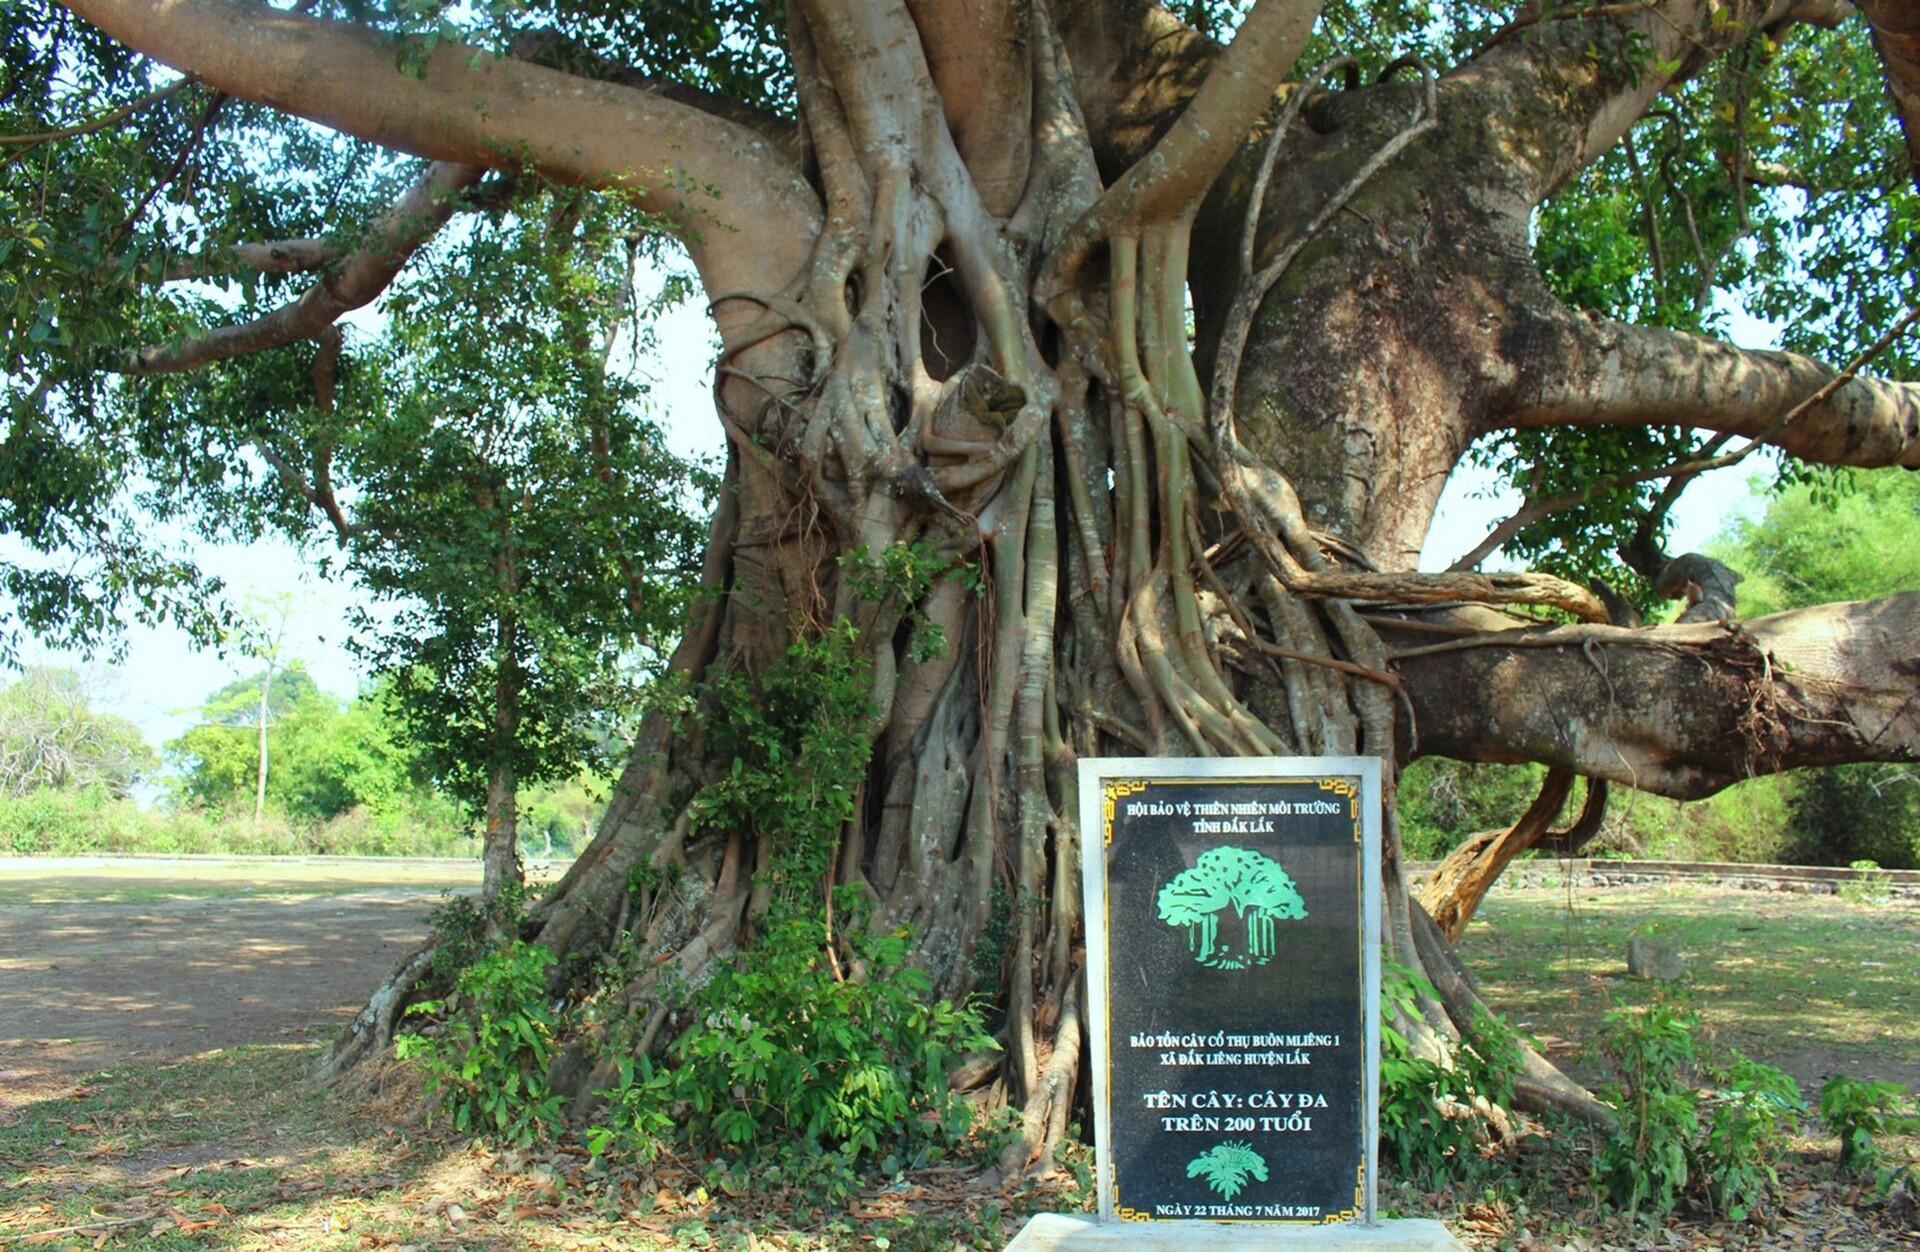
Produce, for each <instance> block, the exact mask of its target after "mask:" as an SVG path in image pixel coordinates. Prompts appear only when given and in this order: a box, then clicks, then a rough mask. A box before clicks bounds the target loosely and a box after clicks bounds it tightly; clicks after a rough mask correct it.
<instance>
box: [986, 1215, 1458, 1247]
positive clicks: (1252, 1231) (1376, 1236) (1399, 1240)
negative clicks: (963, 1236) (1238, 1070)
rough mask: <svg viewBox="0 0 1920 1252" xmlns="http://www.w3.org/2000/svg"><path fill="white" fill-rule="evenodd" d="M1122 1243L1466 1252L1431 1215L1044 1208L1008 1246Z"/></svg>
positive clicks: (1121, 1244) (1125, 1244)
mask: <svg viewBox="0 0 1920 1252" xmlns="http://www.w3.org/2000/svg"><path fill="white" fill-rule="evenodd" d="M1121 1248H1140V1249H1148V1250H1151V1249H1156V1248H1165V1249H1169V1250H1172V1249H1178V1250H1179V1252H1188V1250H1189V1249H1191V1250H1193V1252H1243V1250H1244V1252H1260V1250H1262V1249H1294V1248H1298V1249H1302V1250H1303V1252H1466V1245H1464V1244H1462V1243H1461V1242H1460V1241H1459V1240H1458V1239H1455V1238H1454V1237H1453V1236H1452V1235H1450V1234H1448V1233H1447V1228H1446V1227H1445V1226H1443V1225H1441V1224H1440V1223H1439V1222H1437V1221H1433V1220H1431V1219H1428V1218H1415V1219H1404V1220H1400V1221H1383V1222H1381V1223H1380V1224H1379V1225H1377V1226H1360V1225H1352V1224H1345V1223H1343V1224H1337V1225H1331V1226H1288V1225H1273V1224H1266V1223H1260V1222H1191V1221H1183V1222H1097V1221H1095V1220H1094V1219H1093V1218H1091V1217H1089V1216H1086V1215H1084V1214H1079V1213H1040V1214H1037V1215H1036V1216H1034V1217H1033V1219H1032V1220H1030V1221H1029V1222H1028V1223H1027V1224H1026V1227H1025V1228H1024V1229H1022V1230H1021V1232H1020V1233H1019V1234H1018V1235H1017V1236H1015V1237H1014V1240H1013V1242H1012V1243H1009V1244H1008V1245H1007V1252H1082V1249H1086V1250H1087V1252H1117V1250H1118V1249H1121Z"/></svg>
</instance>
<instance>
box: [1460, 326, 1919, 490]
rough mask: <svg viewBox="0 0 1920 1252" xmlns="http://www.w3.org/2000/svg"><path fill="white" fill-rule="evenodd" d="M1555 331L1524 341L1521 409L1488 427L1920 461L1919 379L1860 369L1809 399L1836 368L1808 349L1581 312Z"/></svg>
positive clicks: (1807, 455) (1813, 456) (1840, 458)
mask: <svg viewBox="0 0 1920 1252" xmlns="http://www.w3.org/2000/svg"><path fill="white" fill-rule="evenodd" d="M1904 326H1905V321H1903V322H1902V324H1901V327H1900V328H1904ZM1557 329H1558V331H1559V332H1560V333H1553V332H1547V333H1545V334H1542V335H1541V336H1540V339H1541V342H1539V343H1530V344H1529V345H1527V351H1526V352H1525V354H1524V360H1523V362H1522V375H1521V377H1520V379H1519V380H1518V381H1517V382H1516V385H1515V387H1514V391H1513V402H1512V403H1513V407H1512V408H1511V409H1509V410H1508V411H1506V412H1504V413H1501V414H1498V415H1497V416H1496V420H1494V421H1492V422H1490V423H1489V424H1488V426H1487V429H1488V430H1496V429H1499V428H1501V427H1514V428H1526V427H1543V426H1603V425H1634V426H1644V425H1659V426H1684V427H1691V428H1694V429H1700V430H1716V431H1722V432H1725V433H1727V434H1734V435H1745V436H1748V437H1750V438H1759V439H1761V440H1763V441H1764V442H1766V443H1768V444H1771V445H1773V446H1775V447H1778V448H1781V449H1784V450H1785V451H1787V452H1791V453H1792V454H1793V455H1795V456H1797V457H1800V458H1802V459H1803V460H1807V461H1813V462H1817V463H1819V464H1823V465H1853V466H1861V467H1871V466H1881V465H1900V466H1904V467H1906V468H1908V469H1920V386H1916V385H1914V384H1911V383H1897V382H1888V381H1885V380H1883V379H1876V378H1854V379H1851V380H1850V381H1846V382H1845V383H1844V384H1843V385H1841V386H1838V387H1835V388H1833V389H1832V390H1831V392H1830V393H1829V394H1827V395H1826V396H1825V398H1824V399H1816V400H1815V401H1814V402H1813V403H1811V404H1807V403H1806V402H1807V401H1808V400H1809V398H1812V397H1817V396H1819V395H1820V393H1821V392H1822V391H1823V389H1826V388H1827V387H1828V386H1829V385H1830V384H1831V383H1833V382H1834V381H1835V379H1836V378H1837V377H1839V376H1840V375H1839V374H1837V373H1836V371H1834V370H1832V369H1829V368H1828V367H1827V366H1825V365H1822V364H1820V363H1819V362H1818V361H1815V360H1812V359H1811V358H1809V357H1804V356H1799V355H1797V354H1795V353H1791V352H1755V351H1749V350H1747V349H1743V348H1736V347H1733V346H1732V345H1731V344H1725V343H1720V342H1718V341H1716V340H1712V339H1706V338H1703V337H1701V336H1698V335H1688V334H1683V333H1681V332H1678V331H1670V330H1663V329H1659V328H1655V327H1644V326H1630V325H1627V324H1625V323H1621V322H1614V321H1610V320H1607V319H1604V318H1595V317H1589V316H1583V315H1577V314H1575V315H1570V316H1568V317H1566V318H1562V319H1560V320H1559V324H1558V327H1557ZM1802 405H1805V407H1804V408H1802V409H1801V411H1799V412H1798V413H1795V412H1794V411H1795V409H1796V408H1799V407H1800V406H1802ZM1790 414H1791V415H1792V416H1791V420H1784V421H1783V419H1787V418H1788V417H1789V415H1790Z"/></svg>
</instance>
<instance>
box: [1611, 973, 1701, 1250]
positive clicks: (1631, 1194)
mask: <svg viewBox="0 0 1920 1252" xmlns="http://www.w3.org/2000/svg"><path fill="white" fill-rule="evenodd" d="M1696 1020H1697V1019H1695V1018H1694V1017H1692V1016H1691V1015H1690V1014H1687V1013H1686V1012H1684V1011H1682V1010H1680V1009H1678V1008H1676V1007H1675V1006H1674V1005H1672V1004H1670V1003H1667V1002H1665V1001H1657V1002H1655V1003H1653V1004H1651V1005H1649V1006H1648V1007H1647V1008H1646V1009H1645V1010H1644V1011H1638V1012H1636V1011H1633V1010H1630V1009H1626V1008H1619V1009H1616V1010H1615V1011H1614V1012H1612V1013H1609V1014H1608V1015H1607V1034H1606V1037H1605V1039H1604V1040H1603V1041H1602V1042H1601V1045H1600V1046H1601V1050H1602V1052H1603V1053H1605V1055H1606V1056H1607V1058H1608V1059H1609V1060H1610V1061H1612V1062H1613V1065H1614V1068H1615V1070H1616V1071H1617V1073H1618V1075H1619V1079H1618V1081H1617V1082H1615V1083H1613V1084H1610V1085H1609V1086H1607V1087H1605V1088H1603V1089H1602V1090H1601V1093H1600V1094H1601V1098H1602V1099H1604V1100H1606V1101H1607V1102H1608V1103H1610V1104H1612V1105H1614V1106H1615V1107H1616V1108H1618V1109H1619V1110H1620V1113H1621V1118H1620V1128H1619V1130H1618V1132H1617V1133H1615V1135H1614V1136H1613V1137H1612V1138H1611V1139H1609V1140H1608V1141H1607V1142H1606V1143H1605V1144H1604V1145H1602V1147H1601V1149H1600V1151H1599V1152H1598V1153H1597V1154H1596V1155H1595V1157H1594V1179H1595V1181H1596V1182H1597V1183H1599V1184H1600V1185H1601V1186H1603V1187H1604V1188H1605V1189H1606V1191H1607V1194H1608V1196H1609V1197H1610V1198H1611V1199H1612V1200H1613V1202H1614V1203H1615V1204H1617V1205H1620V1206H1621V1207H1622V1208H1625V1209H1628V1210H1630V1211H1633V1212H1638V1211H1639V1210H1640V1209H1642V1208H1651V1209H1652V1210H1653V1211H1654V1212H1656V1213H1668V1212H1671V1211H1672V1210H1673V1206H1674V1204H1675V1203H1676V1202H1677V1201H1678V1200H1679V1198H1680V1195H1681V1193H1682V1192H1683V1191H1685V1190H1686V1187H1687V1183H1688V1179H1689V1177H1690V1170H1691V1165H1692V1160H1691V1156H1690V1152H1689V1149H1690V1148H1691V1147H1692V1146H1693V1144H1694V1142H1695V1140H1697V1139H1698V1138H1699V1135H1700V1109H1699V1104H1700V1098H1699V1093H1698V1092H1697V1091H1695V1090H1694V1088H1693V1087H1691V1086H1690V1085H1688V1083H1687V1081H1686V1080H1687V1077H1688V1075H1689V1074H1690V1073H1691V1071H1692V1069H1693V1068H1694V1065H1695V1063H1696V1061H1697V1059H1698V1057H1697V1054H1696V1051H1695V1048H1694V1042H1693V1027H1694V1025H1695V1024H1696Z"/></svg>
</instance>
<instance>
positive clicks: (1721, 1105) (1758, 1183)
mask: <svg viewBox="0 0 1920 1252" xmlns="http://www.w3.org/2000/svg"><path fill="white" fill-rule="evenodd" d="M1732 1056H1733V1059H1732V1060H1731V1061H1730V1062H1729V1063H1728V1064H1726V1065H1724V1066H1717V1067H1715V1068H1714V1070H1713V1072H1712V1076H1713V1081H1714V1088H1715V1089H1714V1091H1713V1093H1712V1094H1711V1095H1710V1096H1709V1097H1708V1099H1707V1103H1706V1108H1707V1118H1706V1132H1707V1133H1706V1139H1705V1141H1704V1142H1703V1143H1702V1144H1701V1146H1700V1150H1699V1152H1698V1157H1699V1160H1700V1164H1701V1166H1702V1172H1703V1173H1704V1175H1705V1178H1706V1187H1707V1199H1708V1201H1709V1202H1710V1203H1711V1204H1712V1205H1713V1208H1714V1211H1715V1212H1716V1213H1718V1214H1719V1215H1720V1216H1721V1217H1723V1218H1726V1219H1727V1220H1729V1221H1736V1222H1737V1221H1742V1220H1744V1219H1745V1218H1746V1217H1747V1215H1748V1214H1749V1213H1753V1212H1757V1211H1760V1210H1762V1209H1764V1208H1765V1207H1767V1206H1768V1205H1769V1204H1771V1203H1772V1202H1773V1201H1774V1200H1776V1199H1778V1198H1779V1194H1780V1174H1779V1171H1777V1170H1776V1169H1774V1167H1773V1162H1774V1160H1775V1159H1776V1158H1777V1157H1778V1156H1779V1155H1780V1152H1781V1150H1782V1148H1783V1147H1784V1146H1785V1139H1786V1136H1787V1135H1788V1134H1790V1133H1792V1131H1793V1129H1794V1127H1795V1125H1796V1124H1797V1122H1798V1116H1799V1114H1800V1112H1801V1111H1802V1109H1803V1108H1804V1107H1805V1106H1804V1105H1803V1104H1802V1103H1801V1101H1800V1084H1799V1083H1796V1082H1795V1081H1794V1080H1793V1079H1792V1077H1791V1076H1789V1075H1787V1074H1785V1073H1782V1072H1781V1071H1780V1070H1778V1069H1775V1068H1774V1067H1773V1066H1771V1065H1766V1064H1763V1063H1761V1062H1759V1061H1755V1060H1753V1059H1751V1058H1749V1057H1747V1056H1746V1055H1744V1054H1743V1053H1741V1052H1740V1051H1739V1050H1738V1049H1734V1050H1733V1052H1732Z"/></svg>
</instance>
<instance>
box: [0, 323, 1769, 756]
mask: <svg viewBox="0 0 1920 1252" xmlns="http://www.w3.org/2000/svg"><path fill="white" fill-rule="evenodd" d="M656 331H657V333H658V336H659V350H658V352H657V353H656V354H655V355H654V356H653V358H652V359H651V360H650V361H648V362H643V364H642V372H643V373H644V374H645V375H647V376H648V377H649V378H650V379H651V380H652V383H653V397H654V401H655V405H656V413H657V415H658V416H659V418H660V420H661V422H662V424H663V425H664V426H666V427H667V430H668V437H669V443H670V445H671V446H672V447H673V450H674V451H675V452H678V453H680V454H681V455H697V454H700V453H704V452H717V451H718V450H719V444H720V441H719V430H718V424H717V422H716V421H715V420H714V417H713V409H712V395H711V391H710V386H709V379H710V374H709V366H710V364H711V362H712V359H713V354H714V347H713V343H714V341H713V337H712V332H711V330H710V323H709V322H708V320H707V318H706V315H705V312H704V310H703V309H702V307H701V304H700V302H699V301H698V300H697V299H696V300H690V301H687V302H685V303H683V304H681V305H679V306H678V307H676V308H674V309H672V310H670V311H668V312H667V313H665V314H663V315H662V316H661V317H660V318H659V319H658V321H657V322H656ZM1732 338H1734V339H1735V341H1736V342H1740V343H1744V344H1746V345H1748V346H1753V347H1767V346H1772V345H1773V343H1774V342H1776V336H1775V333H1774V331H1773V328H1771V327H1768V326H1766V325H1764V324H1762V323H1759V322H1755V321H1753V320H1752V319H1750V318H1746V317H1744V316H1740V315H1736V317H1735V319H1734V333H1733V335H1732ZM1754 472H1755V470H1754V467H1752V466H1749V465H1741V466H1737V467H1734V468H1732V469H1729V470H1723V471H1719V472H1717V473H1715V474H1709V475H1704V476H1702V477H1701V478H1700V479H1699V480H1697V481H1696V482H1695V483H1694V484H1693V485H1692V486H1691V487H1690V488H1689V489H1688V491H1687V493H1686V495H1685V496H1683V497H1682V498H1681V501H1680V503H1679V505H1678V506H1677V507H1676V508H1675V510H1674V515H1673V521H1674V528H1673V534H1672V536H1671V538H1670V541H1669V547H1670V549H1671V550H1672V551H1674V552H1687V551H1693V550H1696V549H1698V548H1701V547H1704V546H1705V545H1706V544H1707V543H1708V542H1709V541H1711V540H1712V539H1713V538H1714V536H1715V535H1716V534H1717V533H1718V532H1719V530H1720V528H1721V526H1722V525H1723V524H1724V522H1725V521H1726V519H1727V518H1728V517H1729V516H1730V515H1732V514H1733V513H1735V512H1738V511H1742V510H1748V511H1752V510H1757V509H1758V508H1759V507H1763V505H1762V503H1761V502H1759V501H1757V500H1756V499H1755V498H1754V497H1753V496H1752V495H1751V493H1750V491H1749V489H1748V479H1749V478H1750V477H1751V476H1752V474H1753V473H1754ZM1487 484H1488V480H1487V479H1486V477H1485V476H1484V475H1481V474H1478V473H1476V472H1474V471H1471V470H1468V469H1462V470H1461V471H1460V472H1458V473H1456V474H1455V475H1454V477H1453V480H1452V481H1451V482H1449V483H1448V484H1447V491H1446V495H1445V496H1444V497H1443V498H1442V500H1441V503H1440V510H1439V513H1438V515H1437V517H1436V518H1435V521H1434V525H1433V528H1432V530H1431V532H1430V533H1429V535H1428V538H1427V545H1426V550H1425V552H1424V553H1423V554H1422V560H1421V567H1422V568H1424V569H1441V568H1445V566H1446V565H1447V564H1448V563H1449V562H1451V561H1453V560H1454V559H1455V558H1456V557H1458V556H1460V555H1461V554H1462V553H1464V552H1466V551H1468V550H1470V549H1471V548H1472V547H1473V546H1474V545H1475V544H1477V543H1479V542H1480V540H1481V539H1482V538H1484V537H1485V535H1486V534H1487V532H1488V531H1490V530H1491V529H1492V528H1493V527H1494V525H1496V524H1497V523H1498V522H1499V521H1500V520H1501V519H1503V518H1505V517H1506V516H1508V515H1509V514H1510V513H1512V512H1513V510H1514V509H1515V508H1516V507H1518V503H1519V501H1518V499H1517V497H1514V496H1513V495H1512V494H1511V493H1502V494H1495V495H1493V496H1486V495H1484V494H1483V493H1484V492H1485V490H1486V487H1487ZM326 551H327V550H325V549H322V550H317V551H316V552H315V553H314V554H312V556H311V557H310V558H303V557H302V555H301V554H300V553H299V552H298V551H297V550H296V549H295V548H294V547H293V546H292V545H290V544H287V543H285V542H283V541H277V540H276V541H269V542H262V543H258V544H254V545H250V546H242V545H219V546H214V545H200V546H199V547H198V549H197V553H198V557H199V559H200V561H201V562H202V564H203V567H204V568H205V569H207V570H208V571H209V572H211V573H213V574H216V575H218V576H219V577H220V578H222V579H223V580H224V581H225V583H226V585H227V588H228V591H229V594H230V595H231V596H232V597H233V599H234V601H235V602H236V603H244V602H245V601H246V600H247V599H248V598H250V597H253V598H261V597H271V596H275V595H278V594H280V593H287V594H289V595H290V596H291V597H292V600H293V612H292V615H291V617H290V618H289V620H288V623H287V633H286V638H285V643H284V645H283V647H284V651H283V653H282V655H283V656H285V657H288V658H290V659H298V660H301V661H303V662H305V663H306V666H307V669H308V671H309V672H310V673H311V674H312V675H313V677H314V679H315V680H316V681H317V682H318V683H319V685H320V687H321V688H322V689H323V690H326V691H328V692H330V693H332V694H333V695H336V696H339V697H342V698H346V697H349V696H352V695H353V694H354V693H355V692H356V691H357V690H358V688H359V685H360V681H361V678H362V675H361V674H360V672H359V670H358V669H357V666H356V663H355V661H354V658H353V657H352V656H351V655H350V654H349V653H348V651H347V649H346V641H347V635H348V629H347V620H348V619H347V614H348V611H349V609H350V607H351V606H352V605H353V603H354V602H355V599H356V597H355V594H354V592H353V589H352V588H351V587H349V586H348V585H347V584H346V583H345V582H344V581H340V580H327V579H323V578H321V577H319V576H317V575H316V574H314V573H313V572H312V569H311V566H312V565H313V564H314V561H315V560H318V559H319V558H320V557H322V556H324V555H325V552H326ZM1495 561H1496V562H1497V557H1496V558H1495ZM21 660H22V662H23V663H24V664H52V665H61V666H68V667H72V668H77V669H79V670H81V672H82V673H83V675H84V676H85V678H86V680H87V683H88V686H89V688H90V690H91V692H92V694H93V703H94V707H96V708H99V709H101V710H103V711H106V712H111V713H115V714H118V715H119V716H122V717H125V718H128V719H130V720H131V721H133V722H134V723H135V724H136V725H138V726H139V727H140V729H141V732H142V733H143V734H144V735H145V736H146V738H147V740H148V742H150V743H152V744H154V745H155V746H159V745H161V744H164V743H166V742H167V741H168V740H169V739H173V738H175V737H177V736H178V735H180V734H181V733H182V732H183V731H184V730H186V729H187V728H188V727H189V726H190V725H191V724H192V723H193V719H194V715H195V712H196V710H197V709H198V707H199V705H200V704H201V702H202V701H203V700H204V699H205V698H206V697H207V696H208V695H209V694H211V693H212V692H213V691H215V690H217V689H219V688H220V687H222V686H224V685H226V684H227V683H228V682H231V681H232V680H233V679H234V678H236V677H238V676H240V675H241V674H242V673H252V672H257V669H258V666H257V664H255V663H253V662H250V661H247V660H246V659H245V658H234V659H233V660H231V661H229V660H228V659H226V658H223V657H221V656H220V655H218V654H217V653H215V652H211V651H200V650H196V649H195V648H194V647H193V645H192V644H191V642H190V641H189V640H188V639H187V637H186V635H185V634H184V633H183V632H181V631H179V630H177V629H175V628H172V627H160V628H153V627H144V626H132V627H129V628H128V630H127V635H126V640H125V648H124V654H123V659H122V660H120V661H119V662H118V663H114V662H112V661H109V660H104V659H102V660H95V659H93V658H89V657H85V656H78V655H75V654H73V653H69V652H59V651H52V650H48V649H44V648H41V647H40V646H39V645H37V644H35V643H32V642H27V643H25V644H24V645H23V646H22V648H21ZM6 681H8V678H7V676H6V675H4V674H0V682H6Z"/></svg>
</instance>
